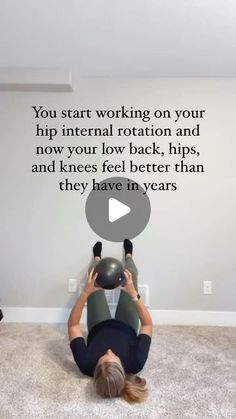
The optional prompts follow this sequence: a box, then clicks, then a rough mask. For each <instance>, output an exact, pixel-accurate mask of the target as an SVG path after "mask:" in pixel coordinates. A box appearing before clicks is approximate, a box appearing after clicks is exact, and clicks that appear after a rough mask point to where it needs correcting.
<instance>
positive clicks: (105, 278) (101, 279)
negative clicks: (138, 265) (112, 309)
mask: <svg viewBox="0 0 236 419" xmlns="http://www.w3.org/2000/svg"><path fill="white" fill-rule="evenodd" d="M94 272H97V273H98V276H97V278H96V281H95V285H96V284H97V285H99V286H100V287H102V288H105V289H108V290H111V289H113V288H116V287H118V286H119V285H122V286H123V285H125V276H124V268H123V265H122V263H121V262H120V261H119V260H117V259H114V258H103V259H101V260H100V261H99V262H98V263H97V265H96V266H95V268H94Z"/></svg>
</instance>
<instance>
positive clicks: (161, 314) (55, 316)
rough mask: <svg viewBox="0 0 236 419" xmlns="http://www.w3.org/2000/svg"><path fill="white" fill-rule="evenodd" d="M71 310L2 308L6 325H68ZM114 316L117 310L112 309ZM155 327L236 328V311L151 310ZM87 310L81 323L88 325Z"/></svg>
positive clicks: (84, 311)
mask: <svg viewBox="0 0 236 419" xmlns="http://www.w3.org/2000/svg"><path fill="white" fill-rule="evenodd" d="M70 311H71V309H66V308H44V307H2V312H3V315H4V317H3V319H2V322H5V323H66V322H67V320H68V317H69V314H70ZM110 311H111V315H112V316H114V314H115V308H110ZM149 313H150V315H151V317H152V321H153V325H176V326H177V325H185V326H186V325H189V326H225V327H226V326H228V327H236V311H196V310H150V309H149ZM86 318H87V309H86V308H84V310H83V313H82V317H81V321H80V323H81V324H82V325H86Z"/></svg>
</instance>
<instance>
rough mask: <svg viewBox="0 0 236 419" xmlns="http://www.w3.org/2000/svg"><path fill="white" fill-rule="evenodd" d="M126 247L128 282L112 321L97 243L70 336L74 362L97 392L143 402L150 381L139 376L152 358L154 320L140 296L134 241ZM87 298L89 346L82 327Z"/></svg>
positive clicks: (126, 241) (74, 314)
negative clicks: (99, 275) (99, 273)
mask: <svg viewBox="0 0 236 419" xmlns="http://www.w3.org/2000/svg"><path fill="white" fill-rule="evenodd" d="M124 249H125V271H124V272H125V278H126V283H125V285H124V286H123V287H122V286H120V287H119V288H120V289H121V292H120V296H119V301H118V304H117V308H116V313H115V318H114V319H113V318H112V317H111V313H110V310H109V307H108V304H107V300H106V296H105V292H104V289H103V288H98V287H95V285H94V281H95V280H96V277H97V274H94V267H95V266H96V264H97V263H98V261H99V260H100V259H101V250H102V243H101V242H97V243H96V244H95V245H94V247H93V253H94V261H93V263H92V265H91V267H90V272H89V273H88V275H87V281H86V284H85V287H84V289H83V291H82V293H81V294H80V296H79V298H78V300H77V302H76V303H75V305H74V307H73V309H72V311H71V314H70V317H69V320H68V333H69V339H70V347H71V350H72V353H73V357H74V360H75V362H76V364H77V365H78V367H79V369H80V371H81V372H82V373H84V374H86V375H88V376H90V377H93V378H94V385H95V390H96V393H97V394H99V395H100V396H101V397H103V398H109V397H110V398H111V397H123V398H124V399H125V400H126V401H128V402H129V403H134V402H138V403H141V402H143V401H144V400H146V398H147V396H148V390H147V388H146V380H145V379H144V378H140V377H139V376H136V375H135V374H136V373H138V372H139V371H140V370H142V368H143V366H144V364H145V362H146V360H147V357H148V352H149V348H150V344H151V336H152V319H151V316H150V314H149V312H148V310H147V308H146V307H145V305H144V303H143V301H142V300H141V299H140V295H139V294H138V283H137V268H136V266H135V264H134V261H133V257H132V253H133V245H132V243H131V241H130V240H128V239H125V240H124ZM86 300H87V327H88V331H89V333H88V336H87V345H86V343H85V339H84V337H83V334H82V332H81V328H80V324H79V322H80V318H81V314H82V310H83V307H84V304H85V302H86ZM139 319H140V322H141V327H140V329H139ZM138 333H139V334H138Z"/></svg>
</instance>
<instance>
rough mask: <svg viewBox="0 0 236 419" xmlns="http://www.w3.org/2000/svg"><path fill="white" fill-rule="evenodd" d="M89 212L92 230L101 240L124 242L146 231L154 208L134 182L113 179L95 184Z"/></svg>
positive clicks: (89, 203)
mask: <svg viewBox="0 0 236 419" xmlns="http://www.w3.org/2000/svg"><path fill="white" fill-rule="evenodd" d="M85 212H86V217H87V221H88V223H89V225H90V227H91V228H92V230H93V231H94V232H95V233H96V234H97V235H98V236H100V237H102V238H104V239H106V240H109V241H113V242H120V241H123V240H124V239H125V238H129V239H133V238H134V237H136V236H138V235H139V234H140V233H141V232H142V231H143V230H144V228H145V227H146V225H147V223H148V221H149V218H150V213H151V205H150V201H149V198H148V196H147V194H145V191H144V189H143V188H142V187H141V186H140V185H139V184H138V183H137V182H135V181H134V180H131V179H128V178H125V177H111V178H107V179H104V180H102V181H100V182H93V189H92V190H91V192H90V193H89V195H88V198H87V201H86V205H85Z"/></svg>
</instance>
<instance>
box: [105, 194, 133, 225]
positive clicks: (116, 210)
mask: <svg viewBox="0 0 236 419" xmlns="http://www.w3.org/2000/svg"><path fill="white" fill-rule="evenodd" d="M130 211H131V210H130V207H128V205H125V204H122V202H120V201H118V200H117V199H115V198H110V199H109V217H108V219H109V221H110V222H111V223H113V222H114V221H116V220H119V218H121V217H124V215H126V214H129V212H130Z"/></svg>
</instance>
